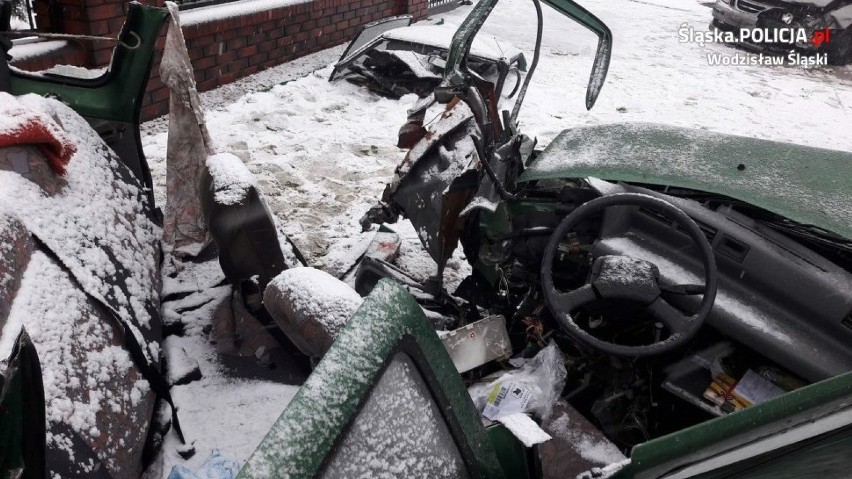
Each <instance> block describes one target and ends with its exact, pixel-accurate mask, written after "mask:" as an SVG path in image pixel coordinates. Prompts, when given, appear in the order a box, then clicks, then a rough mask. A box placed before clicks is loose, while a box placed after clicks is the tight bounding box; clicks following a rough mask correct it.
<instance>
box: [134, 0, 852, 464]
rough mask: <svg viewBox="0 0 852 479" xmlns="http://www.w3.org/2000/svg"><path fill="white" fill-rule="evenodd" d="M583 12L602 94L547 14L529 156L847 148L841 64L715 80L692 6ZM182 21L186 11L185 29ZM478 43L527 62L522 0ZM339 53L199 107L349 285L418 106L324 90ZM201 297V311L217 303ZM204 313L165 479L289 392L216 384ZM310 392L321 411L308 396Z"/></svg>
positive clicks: (336, 88)
mask: <svg viewBox="0 0 852 479" xmlns="http://www.w3.org/2000/svg"><path fill="white" fill-rule="evenodd" d="M246 3H248V2H246ZM705 3H706V2H705ZM236 5H242V3H241V4H236ZM583 5H584V6H585V7H587V8H588V9H589V10H591V11H592V12H594V13H595V14H597V15H598V16H599V17H600V18H601V19H602V20H603V21H604V22H606V23H607V24H608V25H609V26H610V28H611V29H612V31H613V33H614V37H615V44H614V47H613V52H612V63H611V67H610V73H609V76H608V78H607V83H606V84H605V85H604V87H603V90H602V93H601V96H600V98H599V99H598V102H597V105H596V106H595V108H594V109H593V110H591V111H586V109H585V101H584V98H585V95H584V93H585V88H586V85H587V83H588V79H589V71H590V69H591V65H592V62H593V57H594V52H595V49H596V46H597V39H596V37H595V36H594V35H593V34H591V33H589V32H588V31H586V30H585V29H584V28H583V27H581V26H579V25H576V24H574V23H572V22H571V21H569V20H567V19H565V18H563V17H561V15H559V14H558V13H556V12H555V11H553V10H551V9H550V8H548V7H545V10H544V20H545V34H544V41H543V49H542V58H541V60H540V62H539V65H538V70H537V72H536V74H535V76H534V78H533V80H532V83H531V85H530V88H529V92H528V94H527V96H526V100H525V104H524V107H523V109H522V110H521V113H520V117H519V119H520V121H521V129H522V131H524V132H525V133H527V134H528V135H530V136H535V137H538V140H539V147H543V146H546V145H547V144H548V143H549V142H550V141H551V140H552V139H553V138H554V137H555V136H556V135H557V134H558V133H559V132H561V131H562V130H563V129H566V128H570V127H572V126H578V125H598V124H606V123H613V122H623V121H643V122H654V123H663V124H670V125H676V126H684V127H693V128H699V129H705V130H710V131H716V132H722V133H737V134H740V135H745V136H753V137H757V138H766V139H772V140H778V141H788V142H794V143H799V144H803V145H809V146H817V147H828V148H833V149H839V150H845V151H852V136H849V135H842V134H840V135H839V134H838V132H839V129H840V128H842V126H843V125H848V124H850V123H852V67H849V66H847V67H825V68H814V69H802V68H798V67H721V66H719V67H711V66H709V65H708V63H707V54H708V53H722V54H733V53H735V52H736V50H733V49H731V48H729V47H727V46H723V45H712V44H707V45H704V46H700V45H698V44H690V43H679V42H678V35H677V31H678V29H679V28H680V27H681V25H682V24H683V23H684V22H686V23H687V24H689V25H691V26H693V27H695V28H696V29H699V28H706V25H707V24H708V23H709V21H710V14H711V12H710V9H709V8H707V7H706V6H704V5H702V4H700V3H699V2H693V1H682V2H678V4H677V6H676V7H675V6H671V5H668V4H665V3H663V2H661V1H638V0H586V1H583ZM470 8H471V7H460V8H457V9H456V10H454V11H452V12H449V13H445V14H440V15H436V16H435V18H433V19H432V20H439V19H443V20H444V21H446V22H448V23H455V24H460V23H461V22H462V20H463V19H464V17H465V16H466V14H467V13H468V12H469V11H470ZM189 13H190V12H186V13H185V14H184V20H185V21H186V20H187V15H188V14H189ZM190 16H191V15H190ZM483 33H484V34H486V35H490V36H495V37H497V38H499V39H500V41H501V42H505V44H511V45H514V46H515V47H517V48H519V49H521V50H522V51H524V52H525V54H526V55H527V57H528V58H532V46H533V44H534V41H535V12H534V10H533V8H532V6H531V4H530V2H529V1H528V0H503V1H501V3H500V4H499V5H498V6H497V7H496V8H495V10H494V12H493V14H492V16H491V18H490V19H489V20H488V21H487V22H486V23H485V25H484V27H483ZM343 48H344V47H343V46H340V47H335V48H332V49H329V50H326V51H323V52H319V53H317V54H313V55H310V56H307V57H305V58H302V59H299V60H296V61H294V62H291V63H290V64H286V65H282V66H279V67H276V68H272V69H269V70H267V71H264V72H262V73H259V74H257V75H254V76H252V77H249V78H246V79H243V80H240V81H238V82H236V83H234V84H231V85H226V86H223V87H221V88H219V89H217V90H214V91H211V92H207V93H204V94H202V101H203V103H204V105H205V110H206V115H207V125H208V128H209V130H210V134H211V136H212V137H213V139H214V143H215V147H216V151H221V152H228V153H231V154H234V155H236V156H237V157H239V158H240V159H241V160H242V161H243V163H245V164H246V166H247V168H248V169H249V171H251V173H252V174H253V175H254V177H255V181H256V183H257V185H258V186H259V188H260V189H261V190H262V191H263V193H264V195H265V197H266V200H267V202H268V203H269V205H270V208H271V210H272V211H273V213H274V214H275V216H276V221H277V223H278V224H279V225H280V226H281V227H282V229H283V231H284V232H285V233H286V234H287V235H288V236H289V237H290V238H291V239H292V240H293V241H294V243H295V244H296V245H297V246H298V247H299V248H300V249H301V250H302V252H303V253H305V255H306V256H307V259H308V261H309V264H310V266H313V267H315V268H318V269H321V270H326V271H335V272H345V271H346V270H347V267H346V266H347V263H348V262H350V261H351V259H352V258H357V257H358V256H359V255H360V251H363V250H364V248H365V247H366V245H367V244H369V241H370V239H371V238H372V236H373V235H374V234H375V232H374V231H371V232H365V233H362V232H361V227H360V225H359V223H358V219H359V218H360V217H361V216H362V215H363V213H364V212H365V211H366V210H367V209H368V208H369V207H370V206H371V205H372V204H374V203H375V201H376V200H377V199H378V198H379V197H380V196H381V193H382V190H383V189H384V186H385V184H386V183H387V182H388V181H389V180H390V179H391V177H392V175H393V173H394V168H395V167H396V166H397V165H398V164H399V162H400V161H401V160H402V158H403V156H404V155H405V151H404V150H401V149H399V148H397V147H396V146H395V145H396V142H397V131H398V129H399V127H400V126H402V125H403V123H404V122H405V120H406V110H408V109H409V108H411V107H412V106H413V105H414V104H415V102H416V101H417V98H416V97H415V96H414V95H409V96H405V97H403V98H401V99H400V100H399V101H395V100H390V99H386V98H382V97H379V96H377V95H375V94H373V93H371V92H369V91H367V90H366V89H364V88H360V87H357V86H355V85H352V84H349V83H347V82H345V81H337V82H334V83H329V82H328V81H327V78H328V76H329V74H330V73H331V67H330V65H333V64H334V63H335V62H336V60H337V58H338V57H339V55H340V54H341V53H342V51H343ZM509 106H510V105H508V104H507V105H506V107H509ZM803 112H807V113H808V114H807V115H803ZM165 123H166V122H165V121H164V120H163V119H159V120H155V121H153V122H150V123H148V124H146V125H144V126H143V144H144V148H145V153H146V156H147V157H148V159H149V161H150V163H151V168H152V173H153V176H154V182H155V193H156V195H157V198H158V201H159V204H161V205H162V204H163V191H164V180H165V164H164V158H165V144H166V135H165V130H164V129H165ZM391 226H392V228H393V229H394V230H395V231H397V232H398V233H399V234H400V236H401V238H402V241H403V243H402V247H401V248H400V258H399V260H398V263H399V264H400V265H401V267H402V268H403V269H404V270H405V271H407V272H409V273H410V274H412V275H413V276H415V277H417V278H418V279H425V278H426V277H428V276H429V275H431V274H434V271H435V263H434V262H433V261H432V260H431V259H430V258H429V256H428V255H427V254H426V253H425V251H424V250H423V247H422V246H421V244H420V241H419V239H418V237H417V232H416V231H415V229H414V228H413V227H412V226H411V224H410V223H409V222H407V221H401V222H400V223H398V224H396V225H391ZM468 271H469V269H468V268H467V265H466V261H465V259H464V257H463V255H462V254H461V252H456V255H455V256H454V258H453V259H451V260H450V262H449V264H448V267H447V273H448V276H450V277H453V278H456V279H458V278H461V277H463V276H465V275H466V274H467V272H468ZM208 273H209V274H206V273H205V274H202V275H201V278H202V279H199V280H197V284H198V288H197V289H196V288H188V287H186V285H185V284H181V283H180V282H176V283H174V284H169V283H168V282H167V284H166V288H168V289H169V290H170V291H182V292H184V293H186V292H188V290H193V291H195V292H192V293H190V295H191V296H197V295H200V294H201V293H200V291H202V289H203V285H210V284H217V283H216V279H215V278H213V276H215V274H214V273H213V272H208ZM181 274H183V273H181ZM219 274H221V273H219ZM189 280H191V279H189ZM191 281H195V280H191ZM450 283H451V284H452V282H450ZM226 290H227V287H222V291H219V292H218V293H217V294H220V295H222V296H223V297H224V295H225V291H226ZM197 299H198V301H197V302H198V303H204V304H209V302H210V301H213V300H212V299H210V298H204V300H203V301H202V298H197ZM217 300H218V299H217ZM182 301H188V298H185V299H184V300H182ZM202 309H203V308H202ZM175 314H178V315H179V313H175ZM193 314H195V313H193ZM201 315H202V314H201V313H200V312H199V313H198V315H197V316H193V317H194V318H197V319H196V320H193V321H198V324H196V325H195V326H192V328H190V330H191V331H199V333H197V334H187V336H186V337H184V338H181V340H180V343H181V344H180V346H181V347H184V348H185V350H186V351H187V353H188V354H189V355H190V356H192V357H194V358H195V359H197V360H198V361H199V366H200V368H201V370H202V373H203V375H204V377H203V378H202V379H201V380H199V381H196V382H192V383H190V384H187V385H183V386H178V387H176V388H175V390H176V392H175V399H176V401H177V402H178V403H179V407H180V408H181V414H182V416H181V419H182V421H183V425H184V429H185V430H186V432H187V436H189V437H191V438H195V439H194V440H195V441H196V443H195V446H196V450H197V451H198V453H197V454H196V457H193V458H192V459H190V460H189V461H184V460H183V459H181V458H180V457H179V456H178V455H177V450H178V445H177V442H176V441H175V440H174V438H173V436H172V435H170V436H169V439H168V441H167V444H166V448H165V455H166V460H165V467H164V469H163V474H164V475H165V474H168V472H169V470H170V466H171V465H175V464H184V465H189V466H192V467H195V468H197V467H198V466H200V465H201V464H202V463H203V462H204V460H205V458H206V457H209V455H210V453H211V451H212V450H213V449H214V448H218V449H220V450H221V451H222V454H223V455H224V456H225V457H228V458H231V459H234V460H236V461H239V462H241V463H242V462H243V461H245V460H246V458H247V457H248V454H249V453H250V452H251V450H252V449H253V448H254V447H255V445H256V444H258V443H259V441H260V439H261V438H262V437H263V435H264V434H265V433H266V431H267V430H268V429H269V427H270V426H271V424H272V421H273V420H274V418H275V417H276V416H277V415H278V414H279V413H280V412H281V410H283V409H284V407H285V406H286V404H287V402H288V401H289V399H290V398H291V397H292V396H293V394H295V392H296V389H297V388H295V387H294V386H287V385H278V384H272V383H269V382H261V381H245V382H243V381H238V380H235V379H231V378H226V377H225V376H224V373H223V372H222V371H221V367H220V366H218V365H217V364H216V361H215V359H214V355H215V353H214V352H213V350H212V348H211V346H210V345H209V344H208V343H207V341H206V336H204V335H203V334H201V333H200V331H202V330H203V324H202V323H203V321H201V319H200V318H201ZM193 324H195V323H193ZM311 393H312V394H314V395H315V396H316V398H317V400H318V401H322V400H324V398H323V397H322V394H321V393H320V392H318V391H317V390H316V388H314V389H313V390H312V392H311ZM220 397H221V400H220V399H219V398H220ZM211 417H216V418H217V419H218V420H217V421H211V420H210V418H211ZM585 452H586V453H587V454H588V455H590V456H594V457H597V458H599V459H604V458H606V459H607V460H609V459H616V457H615V454H614V453H613V455H612V456H611V457H610V456H609V454H608V453H609V452H613V451H598V450H597V449H596V448H595V447H592V446H590V447H589V448H587V449H585ZM605 453H606V454H605Z"/></svg>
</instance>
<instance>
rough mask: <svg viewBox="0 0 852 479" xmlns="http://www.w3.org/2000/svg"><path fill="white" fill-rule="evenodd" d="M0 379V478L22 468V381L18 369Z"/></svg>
mask: <svg viewBox="0 0 852 479" xmlns="http://www.w3.org/2000/svg"><path fill="white" fill-rule="evenodd" d="M9 373H10V374H9V377H7V378H6V381H5V382H4V381H0V478H11V477H16V472H15V471H19V470H22V469H24V454H23V435H24V425H23V418H24V413H23V381H22V379H21V375H20V374H19V373H18V369H17V368H14V369H13V370H11V371H9Z"/></svg>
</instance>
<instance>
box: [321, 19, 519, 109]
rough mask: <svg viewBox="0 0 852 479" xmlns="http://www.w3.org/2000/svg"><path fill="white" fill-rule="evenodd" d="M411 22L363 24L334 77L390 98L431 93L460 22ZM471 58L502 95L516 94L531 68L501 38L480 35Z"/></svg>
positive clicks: (474, 67) (331, 78) (472, 64)
mask: <svg viewBox="0 0 852 479" xmlns="http://www.w3.org/2000/svg"><path fill="white" fill-rule="evenodd" d="M411 20H412V17H411V16H410V15H403V16H399V17H391V18H386V19H383V20H378V21H376V22H372V23H368V24H366V25H364V26H363V27H362V28H361V31H360V32H359V33H358V35H356V36H355V38H354V39H353V40H352V41H351V42H350V43H349V45H348V46H347V47H346V50H345V51H344V52H343V54H342V55H341V56H340V59H339V60H338V61H337V63H336V64H335V65H334V69H333V70H332V72H331V75H330V76H329V81H334V80H337V79H346V80H347V81H350V82H352V83H355V84H361V85H365V86H367V87H368V88H370V89H371V90H373V91H375V92H377V93H379V94H382V95H386V96H388V97H391V98H399V97H401V96H403V95H406V94H409V93H414V94H416V95H418V96H421V97H425V96H427V95H429V94H430V93H431V92H432V91H433V90H435V88H436V87H437V86H438V85H439V83H440V82H441V78H442V74H443V71H444V65H445V64H446V60H447V54H448V52H449V47H450V42H451V41H452V38H453V34H454V33H455V32H456V30H457V26H455V25H449V24H443V23H441V24H431V25H423V24H418V25H411ZM467 61H468V63H469V68H470V69H471V71H472V72H474V73H476V74H477V75H479V76H481V77H483V78H486V79H488V80H489V81H491V82H492V83H494V84H495V85H497V88H496V89H495V91H496V94H497V95H498V98H499V97H500V95H504V96H506V97H508V98H511V97H513V96H514V95H515V94H516V93H517V91H518V88H519V87H520V85H521V79H522V72H525V71H526V69H527V63H526V58H525V57H524V54H523V53H522V52H520V51H519V50H518V49H517V48H515V47H513V46H511V45H509V44H506V43H505V42H501V41H499V40H498V39H496V38H491V39H489V40H488V41H486V40H483V39H481V38H480V39H475V40H474V43H473V45H471V49H470V53H469V55H468V59H467Z"/></svg>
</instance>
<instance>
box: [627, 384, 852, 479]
mask: <svg viewBox="0 0 852 479" xmlns="http://www.w3.org/2000/svg"><path fill="white" fill-rule="evenodd" d="M850 407H852V372H850V373H846V374H844V375H841V376H837V377H834V378H831V379H827V380H825V381H821V382H819V383H815V384H812V385H810V386H807V387H804V388H802V389H799V390H796V391H793V392H790V393H787V394H785V395H783V396H780V397H778V398H775V399H773V400H771V401H767V402H765V403H763V404H759V405H756V406H752V407H749V408H746V409H743V410H742V411H738V412H736V413H733V414H730V415H728V416H723V417H719V418H716V419H713V420H711V421H707V422H704V423H701V424H698V425H695V426H692V427H689V428H686V429H683V430H681V431H678V432H675V433H672V434H669V435H667V436H663V437H660V438H658V439H654V440H652V441H648V442H646V443H643V444H640V445H639V446H636V447H635V448H633V451H632V452H631V455H630V465H628V466H627V467H625V468H624V469H622V470H621V471H620V472H619V473H618V474H616V475H615V476H614V477H613V479H634V478H636V479H642V478H646V477H654V478H656V477H660V476H661V475H663V474H665V473H666V472H668V471H671V470H673V469H675V468H678V467H682V466H685V465H687V464H691V463H694V462H696V461H699V460H702V459H706V458H709V457H712V456H713V455H715V454H718V453H720V452H724V451H726V450H730V449H732V448H736V447H738V446H740V445H742V444H745V443H747V442H750V441H752V440H754V439H757V438H759V437H765V436H768V435H771V434H773V433H777V432H780V431H783V430H785V429H788V428H790V427H793V426H795V425H797V424H804V423H807V422H810V421H812V420H814V419H816V418H819V417H823V416H826V415H828V414H830V413H832V412H835V411H838V410H842V409H846V408H850ZM779 447H780V446H779Z"/></svg>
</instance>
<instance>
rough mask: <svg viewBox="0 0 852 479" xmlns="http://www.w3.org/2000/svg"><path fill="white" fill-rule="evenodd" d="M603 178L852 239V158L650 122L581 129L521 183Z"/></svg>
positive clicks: (557, 142)
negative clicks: (676, 190) (713, 200)
mask: <svg viewBox="0 0 852 479" xmlns="http://www.w3.org/2000/svg"><path fill="white" fill-rule="evenodd" d="M590 176H592V177H597V178H601V179H605V180H615V181H627V182H638V183H649V184H656V185H668V186H675V187H682V188H690V189H694V190H698V191H705V192H709V193H714V194H719V195H724V196H728V197H731V198H735V199H737V200H741V201H744V202H746V203H749V204H751V205H754V206H757V207H760V208H763V209H766V210H768V211H772V212H774V213H777V214H779V215H781V216H783V217H786V218H789V219H791V220H793V221H796V222H799V223H802V224H806V225H814V226H817V227H819V228H822V229H825V230H828V231H831V232H833V233H835V234H839V235H842V236H844V237H846V238H849V239H852V194H850V192H852V153H847V152H843V151H836V150H827V149H822V148H811V147H806V146H800V145H794V144H790V143H780V142H775V141H768V140H758V139H754V138H747V137H743V136H734V135H726V134H721V133H713V132H709V131H703V130H692V129H687V128H677V127H671V126H663V125H653V124H646V123H635V124H614V125H602V126H591V127H581V128H574V129H571V130H566V131H564V132H562V133H561V134H560V135H559V136H557V137H556V138H555V139H554V140H553V141H552V142H551V143H550V144H549V145H548V146H547V148H546V149H545V150H544V151H543V152H542V153H541V154H540V155H539V156H538V158H536V160H535V161H534V162H533V164H532V165H530V167H529V168H528V169H527V170H526V171H525V172H524V173H523V174H522V175H521V178H520V179H519V182H529V181H534V180H543V179H559V178H585V177H590Z"/></svg>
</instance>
